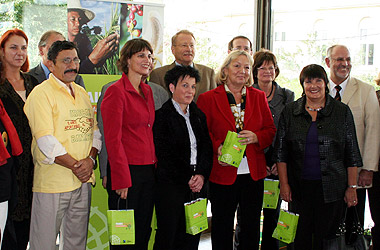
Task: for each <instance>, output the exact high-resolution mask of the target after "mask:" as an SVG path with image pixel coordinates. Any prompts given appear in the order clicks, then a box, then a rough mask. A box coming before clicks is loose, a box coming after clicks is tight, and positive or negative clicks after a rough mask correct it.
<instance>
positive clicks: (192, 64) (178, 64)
mask: <svg viewBox="0 0 380 250" xmlns="http://www.w3.org/2000/svg"><path fill="white" fill-rule="evenodd" d="M175 65H177V66H183V65H182V64H180V63H178V62H177V61H175ZM190 66H191V67H192V68H194V63H193V62H192V63H191V64H190Z"/></svg>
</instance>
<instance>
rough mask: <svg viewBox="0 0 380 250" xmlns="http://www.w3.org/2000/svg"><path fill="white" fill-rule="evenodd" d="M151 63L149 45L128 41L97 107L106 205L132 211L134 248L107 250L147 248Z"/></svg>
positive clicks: (153, 155)
mask: <svg viewBox="0 0 380 250" xmlns="http://www.w3.org/2000/svg"><path fill="white" fill-rule="evenodd" d="M152 63H153V49H152V46H151V45H150V44H149V42H148V41H146V40H144V39H141V38H136V39H132V40H129V41H128V42H126V43H125V45H124V46H123V48H122V49H121V51H120V59H119V60H118V67H119V69H120V71H122V72H123V74H122V77H121V78H120V80H119V81H117V82H115V83H114V84H112V85H111V86H109V87H108V89H107V91H106V92H105V94H104V99H103V102H102V104H101V107H100V108H101V111H102V118H103V126H104V140H105V143H106V148H107V153H108V166H107V192H108V207H109V209H111V210H115V209H125V208H126V207H127V208H129V209H134V213H135V245H121V246H113V245H111V246H110V249H111V250H116V249H118V250H121V249H123V250H127V249H128V250H132V249H133V250H135V249H138V250H140V249H148V242H149V237H150V234H151V226H150V223H151V220H152V214H153V203H154V201H153V198H154V185H155V178H154V171H155V163H156V161H157V159H156V153H155V148H154V143H153V130H152V128H153V123H154V117H155V111H154V101H153V94H152V89H151V88H150V87H149V85H148V84H145V83H144V82H142V81H141V77H142V76H143V75H148V74H149V68H150V67H151V66H152Z"/></svg>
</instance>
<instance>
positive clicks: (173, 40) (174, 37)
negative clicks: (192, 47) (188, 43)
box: [172, 30, 195, 46]
mask: <svg viewBox="0 0 380 250" xmlns="http://www.w3.org/2000/svg"><path fill="white" fill-rule="evenodd" d="M181 34H184V35H190V36H192V37H193V38H194V41H195V37H194V34H193V33H192V32H190V31H188V30H180V31H178V32H177V33H175V35H174V36H173V37H172V46H174V45H176V44H175V43H176V40H177V37H178V36H179V35H181Z"/></svg>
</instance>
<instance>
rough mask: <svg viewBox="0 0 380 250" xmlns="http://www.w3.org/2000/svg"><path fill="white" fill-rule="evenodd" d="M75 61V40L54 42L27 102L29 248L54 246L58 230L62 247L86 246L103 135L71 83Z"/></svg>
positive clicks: (86, 100)
mask: <svg viewBox="0 0 380 250" xmlns="http://www.w3.org/2000/svg"><path fill="white" fill-rule="evenodd" d="M79 62H80V60H79V58H78V52H77V48H76V47H75V45H74V44H73V43H71V42H68V41H56V42H55V43H53V44H52V46H51V48H50V49H49V52H48V65H47V66H48V67H49V70H50V72H51V74H50V75H49V79H48V80H46V81H44V82H43V83H41V84H40V85H38V86H37V87H36V88H34V90H33V91H32V93H30V95H29V97H28V99H27V100H26V102H25V106H24V111H25V114H26V116H27V117H28V120H29V124H30V128H31V131H32V135H33V142H32V155H33V161H34V165H35V170H34V179H33V203H32V218H31V228H30V250H41V249H46V250H50V249H51V250H53V249H55V245H56V238H57V235H58V233H59V232H60V245H61V247H60V249H67V250H69V249H70V250H72V249H75V250H82V249H83V250H85V249H86V241H87V229H88V218H89V212H90V205H91V183H94V181H95V178H94V173H93V167H94V165H95V160H94V159H95V158H96V155H97V153H98V151H99V150H100V148H101V136H100V133H99V129H98V127H97V125H96V124H95V120H94V112H93V109H92V105H91V102H90V99H89V97H88V94H87V92H86V91H85V90H84V89H83V88H82V87H80V86H78V85H77V84H75V83H74V80H75V77H76V76H77V74H78V71H79ZM62 246H63V247H62Z"/></svg>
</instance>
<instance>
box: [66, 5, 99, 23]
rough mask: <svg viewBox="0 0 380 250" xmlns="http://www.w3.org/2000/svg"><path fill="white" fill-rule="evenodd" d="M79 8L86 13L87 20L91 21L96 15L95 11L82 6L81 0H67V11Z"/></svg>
mask: <svg viewBox="0 0 380 250" xmlns="http://www.w3.org/2000/svg"><path fill="white" fill-rule="evenodd" d="M78 10H79V11H80V12H83V13H84V15H85V17H86V18H87V22H89V21H91V20H92V19H94V17H95V13H94V12H93V11H91V10H89V9H85V8H83V7H82V5H81V3H80V0H67V12H70V11H78ZM87 22H85V23H87Z"/></svg>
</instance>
